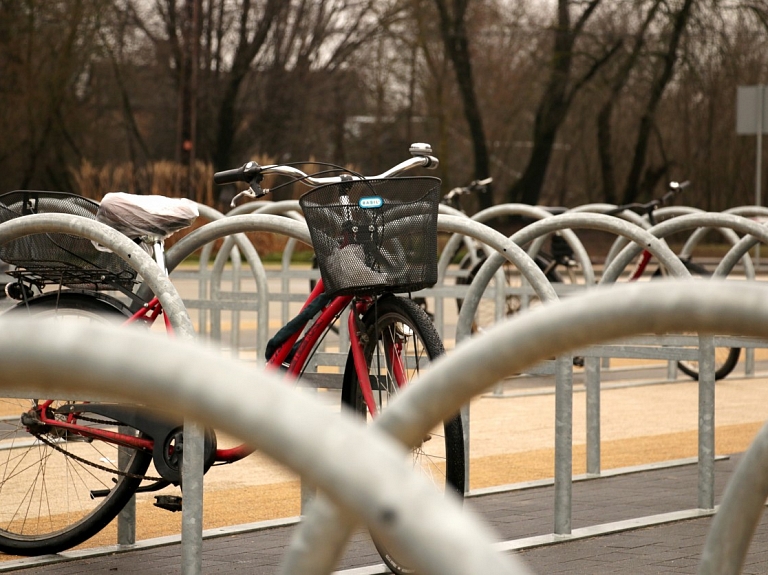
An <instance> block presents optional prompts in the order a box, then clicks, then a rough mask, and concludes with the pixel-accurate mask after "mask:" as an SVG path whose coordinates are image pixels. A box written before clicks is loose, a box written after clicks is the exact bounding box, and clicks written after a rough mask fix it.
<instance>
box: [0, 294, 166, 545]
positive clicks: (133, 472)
mask: <svg viewBox="0 0 768 575" xmlns="http://www.w3.org/2000/svg"><path fill="white" fill-rule="evenodd" d="M6 315H8V316H13V317H18V316H21V315H29V316H35V317H39V318H46V319H49V320H51V321H56V322H73V321H77V322H109V321H117V322H122V321H124V320H125V315H124V307H123V305H122V304H121V303H120V302H119V301H118V300H115V299H113V298H110V297H108V296H105V295H104V294H95V293H94V294H93V295H91V294H89V293H83V292H72V293H70V292H67V291H63V292H61V293H56V294H50V295H43V296H39V297H38V298H33V299H31V300H29V301H28V302H25V303H21V304H19V305H18V306H16V307H14V308H11V309H9V310H8V311H7V312H6ZM19 387H20V388H23V387H24V383H23V382H19ZM49 402H50V403H49ZM73 403H75V402H73V401H70V400H64V399H58V400H45V399H40V398H30V399H22V398H0V551H3V552H5V553H11V554H17V555H43V554H48V553H58V552H60V551H64V550H66V549H69V548H71V547H73V546H75V545H79V544H80V543H83V542H84V541H86V540H87V539H89V538H90V537H92V536H93V535H95V534H96V533H98V532H99V531H101V530H102V529H103V528H104V527H106V525H107V524H109V522H110V521H112V519H114V518H115V517H116V516H117V514H118V513H119V512H120V510H121V509H122V508H123V507H124V506H125V504H126V503H127V502H128V501H129V500H130V498H131V496H132V495H133V494H134V492H135V491H136V489H137V488H138V487H139V484H140V483H141V479H140V477H141V476H142V475H143V474H144V473H146V470H147V468H148V466H149V463H150V461H151V459H152V456H151V454H150V453H148V452H144V451H140V450H137V449H130V448H121V449H124V450H125V451H124V452H123V454H122V455H121V456H120V461H119V462H118V447H117V446H116V445H115V444H113V443H108V442H106V441H103V440H100V439H95V438H93V437H90V436H89V435H88V433H87V431H86V432H77V431H65V430H63V429H62V428H59V427H56V426H52V425H41V424H39V423H38V422H39V419H40V416H39V414H40V413H41V412H44V415H45V416H47V417H49V418H54V419H56V420H58V421H62V422H69V423H73V424H75V425H77V426H80V428H84V429H92V430H99V431H105V430H106V431H113V432H117V431H118V430H120V432H122V433H125V434H128V435H133V436H137V435H138V432H137V431H135V430H133V429H129V428H126V427H124V426H121V423H120V422H118V421H114V420H111V419H107V418H105V417H103V416H95V415H93V414H88V413H87V412H83V411H78V412H71V410H68V409H66V406H68V405H72V404H73Z"/></svg>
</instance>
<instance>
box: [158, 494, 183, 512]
mask: <svg viewBox="0 0 768 575" xmlns="http://www.w3.org/2000/svg"><path fill="white" fill-rule="evenodd" d="M155 507H159V508H160V509H165V510H166V511H173V512H174V513H175V512H176V511H181V497H179V496H178V495H155Z"/></svg>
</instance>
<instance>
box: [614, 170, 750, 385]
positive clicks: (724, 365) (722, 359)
mask: <svg viewBox="0 0 768 575" xmlns="http://www.w3.org/2000/svg"><path fill="white" fill-rule="evenodd" d="M690 184H691V182H690V181H687V180H686V181H684V182H676V181H671V182H669V184H668V186H667V192H666V193H665V194H664V195H663V196H662V197H661V198H658V199H654V200H651V201H650V202H647V203H645V204H643V203H637V202H633V203H629V204H625V205H623V206H617V207H616V208H615V209H611V210H608V211H607V212H605V213H606V214H608V215H619V214H621V213H622V212H623V211H626V210H633V211H635V212H636V213H639V214H641V215H644V216H646V217H647V218H648V223H649V224H650V225H651V226H654V225H656V218H655V217H654V212H655V211H656V210H657V209H658V208H660V207H662V206H666V205H668V204H670V203H672V201H673V200H674V198H675V197H676V196H677V195H678V194H679V193H681V192H682V191H683V190H684V189H685V188H687V187H688V186H689V185H690ZM651 258H652V255H651V253H650V252H649V251H648V250H643V252H642V253H641V254H640V259H639V260H638V262H637V264H636V265H635V268H634V269H633V270H632V272H631V273H630V276H629V280H628V281H637V280H639V279H640V278H641V277H642V276H643V274H644V273H645V272H646V270H647V269H648V264H649V263H650V261H651ZM681 261H682V263H683V265H684V266H685V267H686V269H687V270H688V271H689V272H690V273H691V275H697V276H701V277H709V276H711V275H712V274H711V273H710V272H709V271H708V270H707V269H706V268H705V267H704V266H702V265H700V264H697V263H695V262H693V261H691V260H690V258H684V259H682V260H681ZM666 275H667V270H666V268H664V266H659V267H658V268H656V269H655V270H654V271H653V272H652V274H651V278H652V279H658V278H661V277H665V276H666ZM740 356H741V348H740V347H716V348H715V380H720V379H723V378H725V377H727V376H728V375H729V374H730V373H731V372H732V371H733V370H734V368H735V367H736V365H737V364H738V363H739V357H740ZM677 367H678V368H679V369H680V371H682V372H683V373H684V374H685V375H687V376H688V377H690V378H692V379H695V380H698V379H699V362H698V361H694V360H680V361H678V362H677Z"/></svg>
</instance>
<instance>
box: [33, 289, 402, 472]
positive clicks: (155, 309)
mask: <svg viewBox="0 0 768 575" xmlns="http://www.w3.org/2000/svg"><path fill="white" fill-rule="evenodd" d="M324 290H325V288H324V286H323V281H322V279H321V280H319V281H318V282H317V285H316V286H315V288H314V289H313V290H312V292H311V293H310V294H309V296H308V297H307V300H306V301H305V303H304V306H303V308H305V307H306V306H308V305H309V304H311V303H312V302H313V301H314V300H315V299H316V298H317V297H318V296H320V295H321V294H322V293H323V292H324ZM374 303H375V298H373V297H357V298H354V297H353V296H350V295H346V296H337V297H334V298H332V299H331V300H330V301H329V302H328V303H327V304H326V306H325V307H324V308H323V309H322V311H321V312H320V314H319V316H318V317H317V319H316V320H315V321H314V322H313V323H312V325H310V326H309V328H308V329H306V331H305V332H304V333H303V336H302V332H303V330H302V329H299V330H297V332H296V333H294V334H293V335H292V336H291V337H290V338H288V340H287V341H285V342H284V343H283V344H282V345H280V346H279V347H278V348H277V350H276V351H275V352H274V354H273V355H272V357H271V358H270V359H269V360H268V362H267V367H269V368H272V369H285V370H286V373H287V374H288V375H289V376H291V377H293V378H295V379H298V378H299V377H300V376H301V374H302V373H303V371H304V369H305V367H306V364H307V361H308V360H309V359H310V357H311V355H312V352H313V351H314V349H315V348H316V346H317V344H319V342H320V341H321V340H322V338H323V337H324V335H325V333H326V332H327V330H328V329H329V328H330V326H331V324H333V322H334V321H336V319H337V318H338V317H339V316H340V315H341V314H342V312H343V311H344V310H345V309H346V308H347V307H348V306H350V304H351V305H352V313H350V314H349V321H348V329H349V338H350V345H351V349H352V355H353V358H354V366H355V369H356V371H357V376H358V381H359V382H360V387H361V392H362V395H363V398H364V399H365V403H366V406H367V408H368V410H369V412H370V413H371V415H373V416H375V415H377V413H378V406H377V403H376V400H375V398H374V394H373V388H372V386H371V378H370V376H369V373H368V364H367V362H366V358H365V354H364V351H363V348H364V342H363V340H362V339H361V337H360V334H361V332H362V324H361V322H360V316H361V315H362V314H363V313H365V312H366V311H367V310H368V309H369V308H370V307H371V306H372V305H374ZM303 308H302V309H303ZM160 315H162V316H163V318H164V322H165V327H166V329H167V331H168V333H169V334H170V335H172V334H173V331H172V328H171V325H170V323H169V321H168V319H167V315H166V314H164V313H163V309H162V306H161V305H160V302H159V300H158V299H157V298H156V297H153V298H152V299H151V300H150V301H149V302H147V303H146V304H145V305H143V306H142V307H141V308H140V309H139V310H138V311H136V312H135V313H134V314H133V315H132V316H131V317H130V318H128V319H127V320H126V321H125V322H124V325H129V324H134V323H137V322H139V321H143V322H145V323H147V324H149V325H152V323H154V321H156V320H157V318H158V317H159V316H160ZM300 337H301V341H300V343H299V345H298V347H297V348H296V351H295V353H294V354H293V357H291V358H290V361H289V363H288V365H287V367H286V365H285V362H286V360H287V359H288V356H289V354H290V353H291V351H292V350H293V348H294V346H295V344H296V342H297V341H298V340H299V338H300ZM401 351H402V349H401V346H400V345H398V342H396V341H386V342H385V353H386V361H387V363H388V365H390V366H392V367H393V373H394V376H395V379H396V384H397V385H398V387H402V386H403V385H404V382H405V381H406V379H405V376H406V373H405V367H404V362H403V360H402V358H401V357H400V352H401ZM50 404H51V401H47V402H44V403H43V404H41V406H39V407H38V408H37V411H39V413H40V420H41V421H42V422H43V423H45V424H46V425H48V426H51V427H56V428H60V429H64V430H67V431H68V432H71V433H77V434H79V435H82V436H83V437H90V438H94V439H100V440H102V441H106V442H110V443H114V444H116V445H121V446H126V447H131V448H135V449H142V450H145V451H152V449H153V446H154V441H153V440H151V439H147V438H142V437H135V436H133V435H128V434H123V433H119V432H118V433H116V432H113V431H107V430H99V429H94V428H89V427H85V426H82V425H79V424H77V423H76V420H77V415H75V414H70V415H68V417H67V421H66V422H64V421H60V420H57V419H55V418H51V417H49V416H48V415H47V412H46V410H47V408H48V406H49V405H50ZM252 452H253V450H252V449H251V448H250V447H248V446H246V445H245V444H243V445H238V446H235V447H232V448H226V449H217V450H216V455H215V462H217V463H234V462H235V461H239V460H240V459H243V458H245V457H247V456H248V455H250V454H251V453H252Z"/></svg>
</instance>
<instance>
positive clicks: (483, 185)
mask: <svg viewBox="0 0 768 575" xmlns="http://www.w3.org/2000/svg"><path fill="white" fill-rule="evenodd" d="M491 182H493V178H485V179H484V180H473V181H472V182H470V183H469V185H466V186H459V187H457V188H453V189H452V190H451V191H450V192H448V193H447V194H445V195H444V196H443V202H444V203H449V202H452V201H453V199H454V198H455V197H456V196H461V195H464V194H471V193H473V192H486V191H488V186H489V185H490V184H491Z"/></svg>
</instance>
